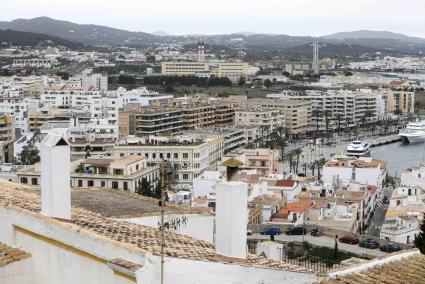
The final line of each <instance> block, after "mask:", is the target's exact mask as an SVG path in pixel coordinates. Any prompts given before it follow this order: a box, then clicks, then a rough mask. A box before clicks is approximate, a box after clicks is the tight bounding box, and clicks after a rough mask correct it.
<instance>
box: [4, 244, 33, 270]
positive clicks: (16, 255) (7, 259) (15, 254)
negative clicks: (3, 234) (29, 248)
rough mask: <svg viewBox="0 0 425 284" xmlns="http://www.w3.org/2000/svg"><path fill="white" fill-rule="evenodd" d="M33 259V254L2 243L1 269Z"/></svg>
mask: <svg viewBox="0 0 425 284" xmlns="http://www.w3.org/2000/svg"><path fill="white" fill-rule="evenodd" d="M29 257H31V254H29V253H27V252H25V251H23V250H20V249H17V248H12V247H9V246H7V245H6V244H4V243H0V267H2V266H6V265H8V264H11V263H13V262H16V261H19V260H22V259H26V258H29Z"/></svg>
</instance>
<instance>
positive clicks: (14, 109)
mask: <svg viewBox="0 0 425 284" xmlns="http://www.w3.org/2000/svg"><path fill="white" fill-rule="evenodd" d="M4 115H6V116H10V117H11V118H12V119H14V120H15V128H16V129H18V130H19V132H20V133H21V134H24V133H25V132H27V131H28V103H27V102H26V101H25V99H24V93H23V90H22V89H14V88H10V86H8V85H3V86H0V116H4Z"/></svg>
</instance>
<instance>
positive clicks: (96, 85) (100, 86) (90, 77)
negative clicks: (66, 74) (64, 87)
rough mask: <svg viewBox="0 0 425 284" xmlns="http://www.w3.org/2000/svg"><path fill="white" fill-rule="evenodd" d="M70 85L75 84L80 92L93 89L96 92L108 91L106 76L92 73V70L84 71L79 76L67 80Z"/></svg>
mask: <svg viewBox="0 0 425 284" xmlns="http://www.w3.org/2000/svg"><path fill="white" fill-rule="evenodd" d="M68 81H69V82H71V83H74V84H75V83H77V86H78V87H79V88H81V89H82V90H89V89H94V90H98V91H107V90H108V76H107V75H103V74H98V73H93V69H86V70H84V71H83V72H81V74H80V75H78V76H75V77H71V78H69V80H68Z"/></svg>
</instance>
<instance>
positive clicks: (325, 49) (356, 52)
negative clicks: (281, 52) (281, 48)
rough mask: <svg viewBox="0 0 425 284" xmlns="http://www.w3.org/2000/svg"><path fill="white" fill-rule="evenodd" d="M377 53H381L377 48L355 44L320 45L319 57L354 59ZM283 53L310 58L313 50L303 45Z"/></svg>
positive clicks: (307, 45) (309, 45) (309, 46)
mask: <svg viewBox="0 0 425 284" xmlns="http://www.w3.org/2000/svg"><path fill="white" fill-rule="evenodd" d="M378 51H381V50H380V49H377V48H372V47H366V46H362V45H357V44H332V43H327V44H324V43H322V46H321V47H320V52H319V53H320V57H346V56H351V57H356V56H360V55H362V54H365V53H369V54H373V53H376V52H378ZM285 53H286V54H288V55H290V56H307V57H308V56H312V53H313V50H312V46H311V44H304V45H301V46H296V47H292V48H288V49H286V50H285Z"/></svg>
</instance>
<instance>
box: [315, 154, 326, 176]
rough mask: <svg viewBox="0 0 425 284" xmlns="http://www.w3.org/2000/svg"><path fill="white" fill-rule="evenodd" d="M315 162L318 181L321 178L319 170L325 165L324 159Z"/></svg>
mask: <svg viewBox="0 0 425 284" xmlns="http://www.w3.org/2000/svg"><path fill="white" fill-rule="evenodd" d="M316 162H317V179H318V180H320V178H321V175H320V170H321V169H322V168H323V166H324V165H325V164H326V159H325V158H321V159H320V160H318V161H316Z"/></svg>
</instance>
